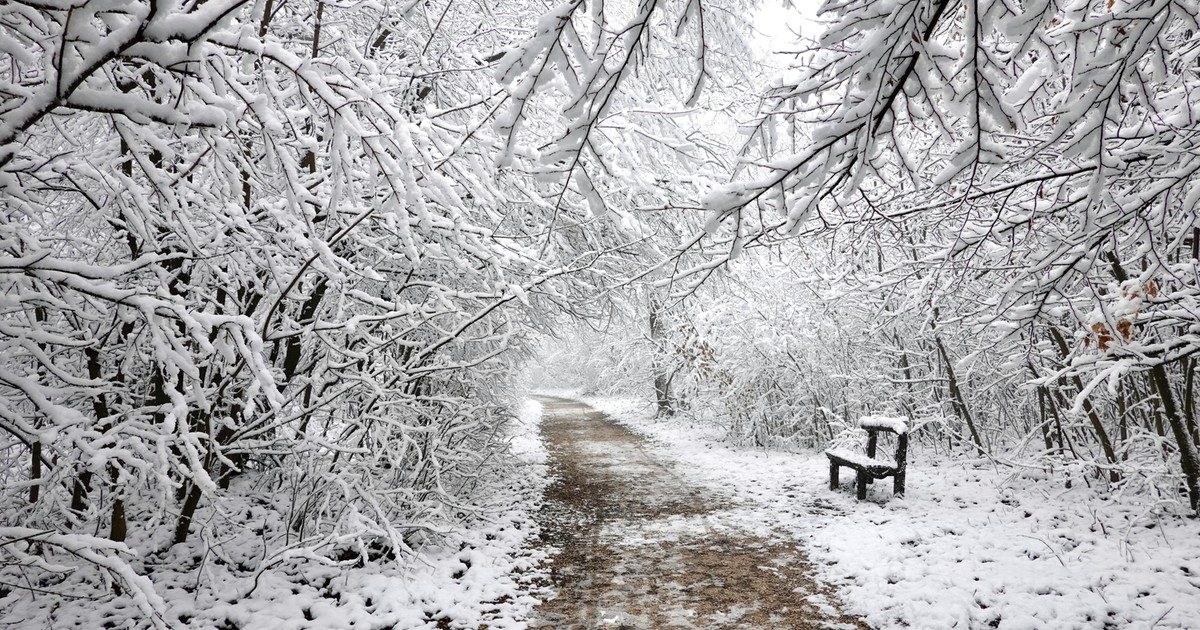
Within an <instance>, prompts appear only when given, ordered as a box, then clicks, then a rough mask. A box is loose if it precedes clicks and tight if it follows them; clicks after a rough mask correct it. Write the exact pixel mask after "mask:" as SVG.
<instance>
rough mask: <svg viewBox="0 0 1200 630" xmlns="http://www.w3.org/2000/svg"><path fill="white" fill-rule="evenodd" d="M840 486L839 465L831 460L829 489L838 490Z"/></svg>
mask: <svg viewBox="0 0 1200 630" xmlns="http://www.w3.org/2000/svg"><path fill="white" fill-rule="evenodd" d="M837 488H838V465H837V463H835V462H829V489H830V490H837Z"/></svg>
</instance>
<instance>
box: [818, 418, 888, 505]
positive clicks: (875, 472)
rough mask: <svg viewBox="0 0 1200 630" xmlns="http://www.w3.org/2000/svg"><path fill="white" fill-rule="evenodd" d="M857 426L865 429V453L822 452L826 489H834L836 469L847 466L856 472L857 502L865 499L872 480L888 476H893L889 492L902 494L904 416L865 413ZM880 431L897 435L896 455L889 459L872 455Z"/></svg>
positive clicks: (834, 450)
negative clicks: (826, 460) (825, 461)
mask: <svg viewBox="0 0 1200 630" xmlns="http://www.w3.org/2000/svg"><path fill="white" fill-rule="evenodd" d="M858 426H859V427H860V428H862V429H864V430H865V431H866V432H867V452H866V454H863V453H860V452H857V451H854V450H850V449H846V448H831V449H829V450H827V451H825V456H826V457H828V458H829V489H830V490H837V487H838V469H839V468H842V467H846V468H853V469H854V470H855V473H856V474H857V477H856V479H855V481H856V495H857V496H858V498H859V500H860V501H861V500H862V499H865V498H867V486H868V485H870V484H871V482H872V481H874V480H876V479H885V478H887V477H891V478H892V494H893V495H896V496H899V495H902V494H904V473H905V467H906V464H907V459H908V423H907V421H906V420H905V419H904V418H889V417H886V416H866V417H864V418H861V419H860V420H859V421H858ZM880 431H888V432H890V433H895V434H896V437H897V439H896V458H895V459H894V460H892V461H888V460H886V459H881V458H877V457H876V456H875V451H876V447H877V446H878V444H879V432H880Z"/></svg>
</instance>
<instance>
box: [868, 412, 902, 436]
mask: <svg viewBox="0 0 1200 630" xmlns="http://www.w3.org/2000/svg"><path fill="white" fill-rule="evenodd" d="M858 426H860V427H862V428H864V429H884V430H886V431H891V432H892V433H895V434H896V435H903V434H905V433H908V418H900V417H892V416H863V417H861V418H859V419H858Z"/></svg>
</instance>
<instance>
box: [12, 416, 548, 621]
mask: <svg viewBox="0 0 1200 630" xmlns="http://www.w3.org/2000/svg"><path fill="white" fill-rule="evenodd" d="M514 412H515V414H514V415H515V416H516V419H515V421H514V422H513V423H511V426H510V431H511V437H512V439H511V442H510V448H509V451H508V453H505V454H501V455H502V457H504V458H506V459H507V461H506V462H505V463H506V464H507V466H506V467H502V468H500V470H502V471H504V470H507V471H509V472H508V473H506V474H496V475H491V476H490V478H485V481H486V485H485V487H483V488H481V491H480V492H481V494H482V495H484V496H489V497H490V500H488V501H487V505H488V506H489V508H490V509H489V510H488V511H487V512H486V514H485V515H484V517H483V518H480V519H474V520H470V521H468V522H467V523H466V524H465V525H464V526H463V527H461V528H460V529H458V530H455V531H448V532H441V534H442V535H441V536H440V537H439V538H438V539H437V540H436V541H433V542H430V543H428V544H425V545H420V546H418V548H417V553H416V554H415V555H410V556H401V557H399V558H398V559H397V560H396V561H388V560H386V559H385V560H382V561H376V562H368V563H366V564H365V566H364V565H363V564H362V563H359V562H357V561H350V562H346V563H342V564H331V563H328V562H326V563H321V562H318V561H317V560H316V559H314V558H309V557H307V556H305V555H299V554H298V555H296V556H295V557H291V558H286V556H285V555H280V557H279V561H278V562H275V563H266V564H265V568H264V569H263V570H262V571H258V570H257V569H258V567H259V561H260V559H262V558H263V557H264V555H265V553H266V552H265V551H264V550H263V547H262V544H261V543H262V541H263V540H265V539H266V538H268V537H270V536H272V535H274V534H277V533H279V532H280V531H281V530H283V529H285V528H286V522H285V521H284V520H283V519H284V518H286V515H284V514H281V513H280V512H279V511H277V510H275V509H272V506H271V505H270V504H268V503H266V502H265V501H260V500H257V497H254V495H252V494H251V493H249V492H247V493H244V498H243V496H239V498H237V499H233V500H229V501H226V502H224V503H223V505H222V511H224V512H225V513H226V514H227V515H229V516H231V517H233V518H230V519H225V518H222V517H221V515H217V514H214V513H211V512H209V513H202V514H201V518H198V521H203V522H204V523H205V525H204V527H203V531H202V532H200V534H199V535H197V536H194V537H193V539H192V540H190V541H189V542H188V543H187V544H186V545H177V546H175V547H173V548H172V549H170V550H169V551H167V552H165V553H163V554H142V555H143V556H144V557H141V558H138V557H134V558H132V559H130V558H128V557H127V558H126V559H125V560H124V561H119V560H118V558H117V557H116V556H101V555H100V554H99V553H98V552H93V551H87V552H86V553H87V554H88V557H87V559H89V560H90V561H93V562H96V563H101V562H103V563H106V565H107V566H110V567H112V572H113V574H115V575H117V576H120V577H122V578H124V580H125V581H126V582H127V583H129V584H131V585H135V586H137V587H138V588H137V590H134V591H133V592H132V593H129V594H124V595H118V594H114V593H113V592H112V591H111V589H110V590H107V591H106V590H104V589H97V587H96V586H95V582H96V581H95V580H94V579H91V580H90V579H88V576H87V575H85V574H86V573H87V572H86V571H76V575H73V576H71V577H68V578H67V579H66V581H65V582H63V583H62V584H58V585H56V586H55V587H54V588H55V589H56V590H57V591H59V592H65V593H71V594H72V595H73V596H78V597H72V598H52V597H45V596H39V595H38V594H36V593H34V594H32V595H31V593H30V592H29V591H27V590H20V589H14V590H11V591H9V590H7V589H0V627H2V628H5V629H6V630H34V629H36V630H45V629H46V628H64V629H65V628H81V629H82V628H99V627H101V624H102V623H103V624H105V625H104V627H112V628H122V629H124V628H141V627H144V626H145V623H146V620H150V619H154V618H153V617H152V616H151V614H150V613H148V612H147V611H148V607H149V606H150V604H149V603H147V602H146V601H144V600H143V599H142V598H143V597H144V596H145V595H144V594H145V593H147V592H148V593H151V594H153V593H155V592H157V595H153V597H161V599H162V600H163V601H162V602H158V604H159V607H160V608H162V609H165V611H166V615H165V617H164V618H162V619H156V621H159V622H161V623H160V624H159V627H169V628H188V629H194V630H219V629H223V628H228V627H230V626H231V624H232V625H233V626H234V627H238V628H244V629H259V628H262V629H264V630H265V629H271V630H276V629H279V630H283V629H299V628H320V629H322V630H351V629H358V628H398V629H399V628H403V629H405V630H417V629H424V628H428V629H431V630H432V629H434V628H478V627H480V626H485V625H486V626H487V627H489V628H493V629H497V630H498V629H514V630H515V629H518V628H524V627H525V624H524V622H523V621H521V620H523V619H525V618H526V617H528V615H529V613H530V611H531V610H532V609H533V607H534V606H536V605H537V604H538V603H539V599H538V598H537V597H536V592H537V588H539V586H538V585H539V584H540V580H541V574H540V573H539V569H538V567H539V566H540V564H541V563H542V561H543V560H544V557H545V556H544V553H543V552H542V551H541V550H539V549H537V548H535V546H534V544H533V543H534V541H536V540H537V534H538V529H537V524H536V523H535V522H534V520H533V515H534V514H535V513H536V510H537V507H538V505H539V504H540V500H541V495H542V490H543V488H544V487H545V483H546V473H545V459H546V452H545V449H544V448H543V447H542V444H541V441H540V440H539V439H538V430H537V429H538V423H539V422H540V420H541V406H540V405H539V404H538V403H536V402H534V401H526V402H523V403H521V404H520V405H519V406H517V407H516V409H514ZM131 514H132V515H134V516H135V517H136V515H137V514H138V512H137V509H136V506H131ZM14 531H15V530H13V528H8V529H7V530H6V531H4V532H0V533H3V534H5V535H6V536H13V534H14ZM30 531H32V530H30ZM16 533H20V532H16ZM43 538H44V541H43V544H55V545H60V546H62V547H64V548H65V549H69V550H74V551H78V549H77V548H79V547H80V545H81V544H82V543H81V542H80V541H82V540H83V539H84V538H86V539H87V540H86V542H87V543H88V544H90V545H92V546H93V547H99V548H101V549H105V548H111V549H112V550H114V551H117V552H120V553H123V554H125V553H126V552H127V550H126V546H125V545H121V544H119V543H112V542H110V541H106V540H99V542H97V540H95V539H91V538H90V537H78V536H76V537H70V536H63V535H57V534H47V535H46V536H43ZM206 544H211V545H212V546H211V547H210V548H208V549H207V550H206V549H205V548H204V546H205V545H206ZM105 545H107V547H105ZM149 546H150V545H149V541H145V540H139V541H132V542H131V544H130V547H132V548H137V547H143V548H145V547H149ZM260 554H262V555H260ZM126 555H128V554H126ZM127 564H128V565H129V567H132V568H128V567H127V566H126V565H127ZM134 569H136V570H137V571H138V573H140V574H141V576H137V575H134V573H133V570H134ZM143 576H144V577H143ZM147 578H148V579H147ZM197 585H199V587H197ZM151 588H152V589H153V590H150V589H151ZM124 590H126V591H129V590H130V589H129V588H126V589H124Z"/></svg>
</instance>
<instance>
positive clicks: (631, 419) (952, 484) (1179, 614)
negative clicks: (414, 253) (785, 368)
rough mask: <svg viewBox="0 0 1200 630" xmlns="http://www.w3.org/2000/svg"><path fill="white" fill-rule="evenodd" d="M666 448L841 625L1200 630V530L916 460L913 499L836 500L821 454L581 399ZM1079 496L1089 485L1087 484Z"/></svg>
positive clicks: (1145, 501) (877, 495)
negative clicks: (777, 546) (773, 535)
mask: <svg viewBox="0 0 1200 630" xmlns="http://www.w3.org/2000/svg"><path fill="white" fill-rule="evenodd" d="M586 402H588V403H589V404H591V405H592V406H594V407H596V408H598V409H600V410H602V411H604V412H606V413H608V414H609V415H610V416H612V417H613V418H615V419H616V420H618V421H620V422H622V423H624V424H625V425H626V426H628V427H630V428H633V429H635V430H637V431H639V432H641V433H643V434H645V435H647V436H649V437H651V438H652V439H653V440H654V441H655V442H656V443H657V444H661V445H662V448H663V450H664V452H665V453H667V454H669V455H670V456H671V457H673V458H675V459H677V460H678V461H679V462H680V463H681V466H680V469H681V470H682V471H683V472H684V473H685V474H688V475H690V476H691V477H692V478H693V479H694V480H696V481H698V482H701V483H706V484H709V485H712V486H716V487H721V488H724V489H725V490H726V491H728V492H731V493H733V494H734V495H735V496H736V497H738V498H739V499H740V500H741V503H742V506H741V507H739V508H736V509H735V510H734V512H735V513H734V514H730V515H729V518H736V519H741V520H744V521H746V523H745V524H746V525H747V526H748V527H751V528H757V529H763V528H774V529H775V530H776V531H777V532H780V533H781V534H783V535H785V536H790V537H792V538H793V539H794V540H796V541H798V542H800V543H801V544H803V545H804V546H805V547H806V548H807V550H808V553H809V555H810V560H811V561H812V563H813V565H814V566H815V567H817V568H818V569H819V570H820V571H821V573H822V577H823V578H824V579H826V580H828V581H829V582H830V583H832V584H834V585H835V586H837V587H838V590H839V591H840V593H841V596H842V598H843V599H844V603H845V605H846V609H847V612H850V613H853V614H857V615H861V616H862V617H863V618H864V619H866V620H867V622H868V623H870V624H871V625H872V626H874V627H879V628H892V627H914V628H989V627H994V628H1013V629H1016V628H1055V629H1060V628H1099V629H1106V628H1114V629H1115V628H1152V627H1153V628H1200V523H1197V522H1196V521H1181V520H1179V519H1175V518H1170V517H1163V518H1162V519H1159V518H1157V517H1156V515H1155V514H1156V510H1155V507H1156V506H1155V503H1154V501H1153V500H1152V499H1149V498H1142V497H1123V498H1121V499H1120V500H1115V499H1110V498H1103V497H1099V496H1097V495H1096V494H1095V493H1094V491H1093V490H1090V489H1088V488H1087V487H1076V488H1075V489H1072V490H1064V489H1063V488H1062V485H1061V481H1051V480H1048V479H1045V478H1042V477H1041V473H1040V472H1036V474H1033V475H1016V474H1014V473H1013V471H1011V470H1005V469H1000V470H996V469H994V468H992V467H990V466H988V467H975V466H973V465H969V464H962V465H938V466H933V465H927V464H923V463H922V462H921V455H920V453H919V452H916V453H910V457H909V461H910V467H909V472H908V496H907V497H903V498H900V499H892V498H891V496H890V495H891V483H890V481H884V482H877V483H876V484H875V485H874V486H873V487H872V489H871V493H870V495H869V500H868V501H865V502H861V503H860V502H857V501H855V500H854V497H853V495H852V491H851V489H850V488H849V485H850V484H849V481H850V479H849V477H850V476H851V475H852V473H851V475H844V477H843V484H844V485H843V488H842V489H841V490H839V491H836V492H834V491H830V490H829V487H828V483H829V468H828V464H827V460H826V459H825V457H824V456H823V455H822V454H821V453H812V452H806V453H793V452H785V451H780V450H764V449H754V448H748V447H739V446H734V445H730V444H728V443H726V442H724V441H723V440H722V431H721V429H720V428H718V427H714V426H712V425H711V424H702V423H692V422H689V421H688V420H686V419H677V420H675V419H673V420H668V421H657V420H654V419H652V415H653V410H652V409H651V407H649V406H648V405H645V404H639V403H637V402H635V401H630V400H627V399H611V398H609V399H604V398H596V399H586ZM1080 485H1082V484H1080Z"/></svg>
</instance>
